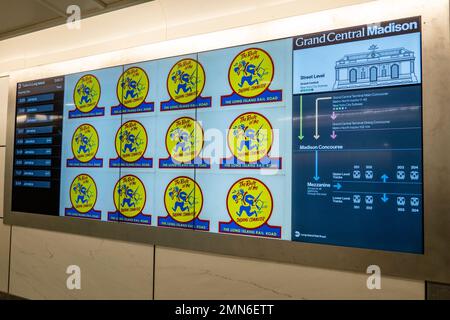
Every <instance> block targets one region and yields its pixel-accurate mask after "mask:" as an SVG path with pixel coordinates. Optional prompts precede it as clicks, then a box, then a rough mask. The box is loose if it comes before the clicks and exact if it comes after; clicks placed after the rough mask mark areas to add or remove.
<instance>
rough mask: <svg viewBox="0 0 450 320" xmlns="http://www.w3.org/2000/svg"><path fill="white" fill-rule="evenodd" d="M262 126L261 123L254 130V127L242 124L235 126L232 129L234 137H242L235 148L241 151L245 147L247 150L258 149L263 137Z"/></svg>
mask: <svg viewBox="0 0 450 320" xmlns="http://www.w3.org/2000/svg"><path fill="white" fill-rule="evenodd" d="M262 126H263V125H261V126H260V127H259V128H258V130H256V132H255V130H254V129H252V128H249V127H248V126H244V125H243V124H240V125H238V126H237V127H235V128H234V130H233V135H234V136H235V137H236V138H241V139H242V140H241V143H240V144H239V146H238V148H237V149H238V150H239V151H242V150H243V149H244V147H245V148H247V150H248V151H250V150H253V149H256V150H258V149H259V147H260V145H261V143H262V142H264V137H263V135H262V132H261V129H262Z"/></svg>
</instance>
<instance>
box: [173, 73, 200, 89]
mask: <svg viewBox="0 0 450 320" xmlns="http://www.w3.org/2000/svg"><path fill="white" fill-rule="evenodd" d="M194 73H195V71H194V72H193V73H192V74H188V73H187V72H184V71H181V70H177V71H176V72H173V73H172V81H173V82H174V83H175V84H177V83H178V86H177V89H176V90H175V94H179V93H180V90H182V91H183V92H184V93H186V92H192V91H193V90H192V87H195V86H196V85H197V83H198V81H197V79H196V77H195V75H194Z"/></svg>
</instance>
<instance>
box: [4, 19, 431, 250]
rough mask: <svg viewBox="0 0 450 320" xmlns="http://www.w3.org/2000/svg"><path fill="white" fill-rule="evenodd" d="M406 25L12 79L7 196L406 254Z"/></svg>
mask: <svg viewBox="0 0 450 320" xmlns="http://www.w3.org/2000/svg"><path fill="white" fill-rule="evenodd" d="M420 31H421V29H420V17H414V18H407V19H402V20H395V21H388V22H381V23H378V24H371V25H363V26H356V27H352V28H347V29H339V30H330V31H325V32H320V33H316V34H308V35H300V36H296V37H293V38H286V39H280V40H273V41H267V42H261V43H254V44H248V45H242V46H237V47H230V48H225V49H219V50H213V51H207V52H200V53H196V54H189V55H185V56H177V57H169V58H164V59H160V60H152V61H144V62H139V63H134V64H130V65H123V66H117V67H111V68H105V69H99V70H91V71H87V72H82V73H77V74H68V75H64V76H61V77H57V78H52V79H44V80H36V81H29V82H24V83H18V85H17V105H16V115H17V116H16V128H15V130H16V131H15V146H14V148H15V151H14V155H15V156H14V164H13V167H14V168H13V170H14V175H13V186H12V188H13V192H12V211H15V212H28V213H40V214H48V215H55V216H64V217H70V218H73V219H94V220H101V221H105V222H110V223H132V224H140V225H147V226H154V227H161V228H182V229H192V230H197V231H203V232H212V233H226V234H234V235H243V236H250V237H266V238H274V239H281V240H287V241H301V242H313V243H322V244H331V245H341V246H349V247H360V248H369V249H380V250H389V251H402V252H411V253H422V252H423V193H422V179H423V177H422V86H421V78H422V77H421V76H422V75H421V33H420Z"/></svg>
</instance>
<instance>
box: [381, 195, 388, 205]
mask: <svg viewBox="0 0 450 320" xmlns="http://www.w3.org/2000/svg"><path fill="white" fill-rule="evenodd" d="M381 200H383V202H385V203H386V202H387V201H388V200H389V198H388V197H387V196H386V193H383V196H382V197H381Z"/></svg>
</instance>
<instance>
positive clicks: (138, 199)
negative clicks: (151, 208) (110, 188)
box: [114, 175, 146, 218]
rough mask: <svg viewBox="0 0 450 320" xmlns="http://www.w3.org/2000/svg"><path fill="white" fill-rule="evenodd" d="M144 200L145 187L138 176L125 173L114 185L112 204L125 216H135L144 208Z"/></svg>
mask: <svg viewBox="0 0 450 320" xmlns="http://www.w3.org/2000/svg"><path fill="white" fill-rule="evenodd" d="M145 202H146V192H145V187H144V184H143V183H142V181H141V180H140V179H139V178H138V177H136V176H134V175H126V176H124V177H122V178H121V179H120V180H119V181H118V182H117V183H116V185H115V186H114V205H115V206H116V209H117V210H118V211H119V212H120V213H121V214H122V215H124V216H125V217H127V218H133V217H136V216H137V215H138V214H140V213H141V212H142V211H143V210H144V207H145Z"/></svg>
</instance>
